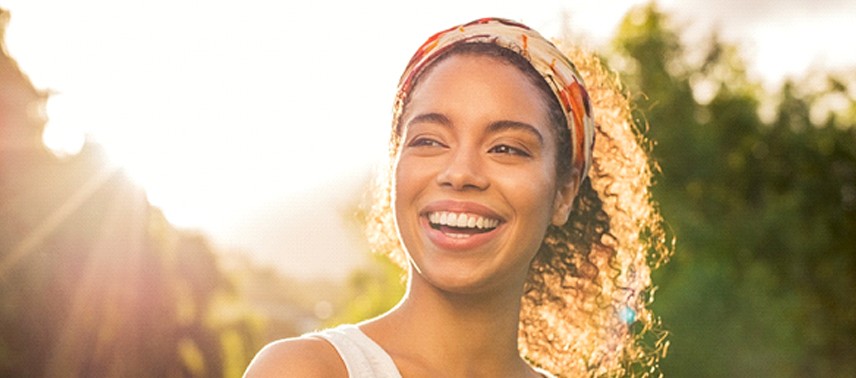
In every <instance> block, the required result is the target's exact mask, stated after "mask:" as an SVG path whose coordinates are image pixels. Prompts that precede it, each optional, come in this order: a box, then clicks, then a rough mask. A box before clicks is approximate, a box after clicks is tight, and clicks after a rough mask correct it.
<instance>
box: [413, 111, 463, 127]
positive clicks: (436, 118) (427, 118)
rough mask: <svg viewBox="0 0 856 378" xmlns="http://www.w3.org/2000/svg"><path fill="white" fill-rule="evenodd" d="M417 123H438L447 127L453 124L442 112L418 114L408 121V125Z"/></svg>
mask: <svg viewBox="0 0 856 378" xmlns="http://www.w3.org/2000/svg"><path fill="white" fill-rule="evenodd" d="M416 123H436V124H440V125H443V126H447V127H449V126H452V121H450V120H449V118H448V117H446V116H444V115H442V114H440V113H424V114H420V115H417V116H415V117H413V118H412V119H410V121H408V122H407V125H408V126H410V125H412V124H416Z"/></svg>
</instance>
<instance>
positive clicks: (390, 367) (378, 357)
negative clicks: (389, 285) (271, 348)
mask: <svg viewBox="0 0 856 378" xmlns="http://www.w3.org/2000/svg"><path fill="white" fill-rule="evenodd" d="M305 336H309V337H320V338H322V339H324V340H327V342H329V343H330V344H332V345H333V347H334V348H336V352H338V353H339V357H341V358H342V361H344V362H345V367H346V368H347V369H348V377H350V378H401V373H399V372H398V368H397V367H395V362H393V361H392V357H390V356H389V354H387V353H386V351H385V350H383V348H381V346H380V345H378V344H377V343H375V342H374V340H372V339H371V338H369V337H368V336H366V334H365V333H363V331H361V330H360V329H359V328H358V327H357V326H355V325H353V324H344V325H340V326H338V327H335V328H330V329H326V330H323V331H318V332H313V333H309V334H306V335H305ZM534 369H535V371H537V372H538V373H539V374H541V375H542V376H544V378H555V376H554V375H552V374H550V373H549V372H547V371H546V370H542V369H539V368H534Z"/></svg>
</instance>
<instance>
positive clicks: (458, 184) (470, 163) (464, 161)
mask: <svg viewBox="0 0 856 378" xmlns="http://www.w3.org/2000/svg"><path fill="white" fill-rule="evenodd" d="M437 183H438V184H439V185H440V186H442V187H448V188H451V189H453V190H467V189H473V190H484V189H487V187H488V185H489V183H490V181H489V180H488V178H487V176H486V175H485V174H484V172H483V169H482V162H481V160H480V159H479V156H478V152H477V151H467V150H463V149H460V150H458V151H455V152H454V153H452V154H451V155H450V156H449V159H448V160H447V161H446V166H445V167H443V170H442V171H440V173H439V174H438V175H437Z"/></svg>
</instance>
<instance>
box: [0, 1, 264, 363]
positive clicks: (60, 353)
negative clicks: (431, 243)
mask: <svg viewBox="0 0 856 378" xmlns="http://www.w3.org/2000/svg"><path fill="white" fill-rule="evenodd" d="M7 21H8V13H6V12H5V11H3V10H0V142H2V144H0V376H9V377H12V376H18V377H23V376H63V377H66V376H92V377H107V376H153V377H154V376H157V377H169V376H218V375H219V376H222V375H232V376H234V375H238V374H240V372H241V371H243V368H244V367H245V366H246V363H247V362H248V361H249V358H250V357H251V356H252V354H253V353H254V352H255V351H256V350H257V345H254V344H252V341H253V337H254V334H255V333H256V331H255V329H254V326H253V323H252V322H251V321H250V319H249V318H247V317H246V316H242V315H241V314H238V315H237V316H233V317H227V316H223V315H222V314H224V313H225V312H224V311H223V308H227V307H228V306H229V304H230V303H232V302H233V300H232V299H230V296H233V295H234V287H233V285H232V284H231V283H230V280H229V279H228V278H227V276H226V274H225V273H224V271H223V270H222V269H221V267H220V266H219V262H218V257H217V255H215V253H214V251H213V249H212V248H211V247H210V246H209V245H208V242H207V241H206V239H205V238H203V237H202V236H200V235H197V234H194V233H190V232H186V231H180V230H176V229H175V228H173V227H172V226H171V225H170V224H169V223H168V222H167V221H166V219H165V218H164V217H163V215H162V214H161V213H160V211H158V210H157V209H155V208H153V207H152V206H150V205H149V203H148V201H147V199H146V196H145V193H144V192H143V191H142V190H141V189H140V188H138V187H136V186H135V185H133V184H132V183H131V182H130V181H129V180H128V179H127V178H126V177H124V176H123V174H122V173H121V171H118V170H115V169H111V168H108V166H107V164H105V161H104V159H103V156H102V154H101V152H100V151H99V149H98V148H97V147H95V146H93V145H87V146H86V147H85V148H84V150H83V151H82V152H81V153H79V154H78V155H76V156H74V157H70V158H67V159H60V158H57V157H55V156H53V155H52V154H51V153H50V152H49V151H47V150H46V149H45V147H44V146H43V144H42V142H41V137H42V130H43V128H44V126H45V119H44V115H43V114H42V108H43V106H44V102H45V100H46V99H47V95H46V94H44V93H42V92H40V91H37V90H36V89H34V88H33V86H32V84H31V83H30V82H29V80H28V79H27V78H26V76H25V75H24V74H23V73H22V72H21V70H20V69H19V68H18V67H17V64H16V63H15V62H14V60H12V59H11V58H10V57H9V56H8V54H7V53H6V50H5V47H4V45H3V43H2V41H3V31H4V29H5V24H6V22H7Z"/></svg>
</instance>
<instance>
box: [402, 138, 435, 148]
mask: <svg viewBox="0 0 856 378" xmlns="http://www.w3.org/2000/svg"><path fill="white" fill-rule="evenodd" d="M407 146H408V147H443V144H442V143H440V142H438V141H436V140H434V139H431V138H424V137H423V138H416V139H413V140H412V141H410V143H409V144H407Z"/></svg>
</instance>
